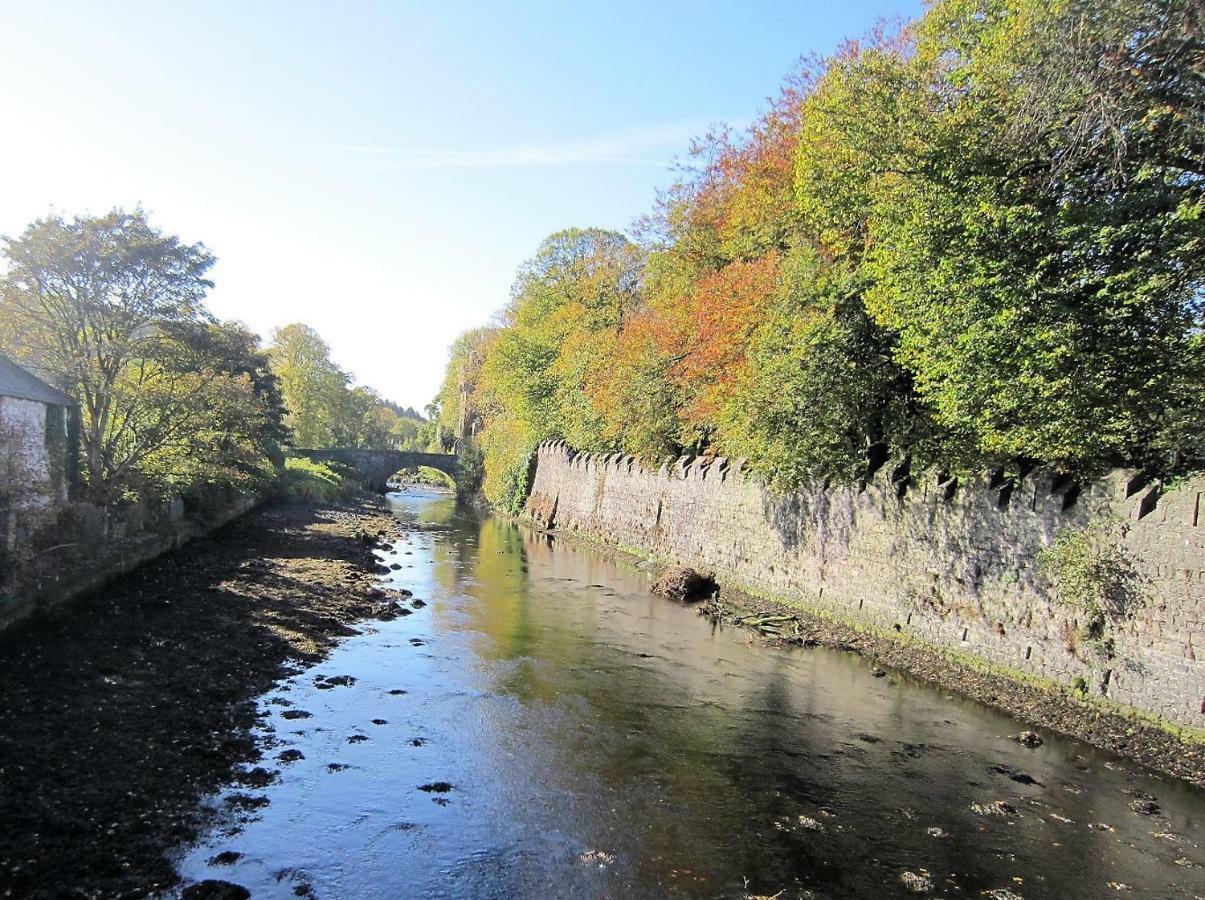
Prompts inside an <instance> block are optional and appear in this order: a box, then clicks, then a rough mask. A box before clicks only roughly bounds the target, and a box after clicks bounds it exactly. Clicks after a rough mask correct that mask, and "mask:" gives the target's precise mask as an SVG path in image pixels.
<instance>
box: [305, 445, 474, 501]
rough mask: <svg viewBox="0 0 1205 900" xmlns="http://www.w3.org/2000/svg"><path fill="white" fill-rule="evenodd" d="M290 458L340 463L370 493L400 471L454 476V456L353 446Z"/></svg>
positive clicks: (383, 488)
mask: <svg viewBox="0 0 1205 900" xmlns="http://www.w3.org/2000/svg"><path fill="white" fill-rule="evenodd" d="M290 453H291V455H293V456H303V457H305V458H306V459H310V460H313V461H314V462H333V463H341V464H343V465H345V466H348V467H349V468H351V469H352V470H353V471H354V472H355V473H356V474H357V475H359V477H360V482H361V483H362V484H363V485H364V487H366V488H367V489H369V490H372V491H382V492H384V491H385V490H386V482H387V481H389V478H390V477H391V476H392V475H393V474H394V473H396V472H398V471H400V470H402V469H414V468H417V467H418V466H430V467H431V468H432V469H438V470H439V471H441V472H443V473H444V474H445V475H447V476H448V477H449V478H455V477H456V454H455V453H414V452H411V451H408V450H361V449H359V448H355V447H333V448H328V449H324V450H291V451H290Z"/></svg>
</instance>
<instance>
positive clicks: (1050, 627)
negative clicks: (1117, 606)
mask: <svg viewBox="0 0 1205 900" xmlns="http://www.w3.org/2000/svg"><path fill="white" fill-rule="evenodd" d="M741 469H742V465H741V463H740V462H739V461H731V462H730V461H728V460H725V459H702V458H700V459H689V458H686V459H679V460H674V461H671V462H667V463H666V464H664V465H662V466H661V467H660V468H658V469H655V470H654V469H651V468H646V467H645V466H643V465H641V463H640V462H638V461H637V460H635V459H634V458H633V457H630V456H624V455H620V454H610V455H592V454H585V453H577V452H575V451H573V450H572V449H570V448H569V447H568V446H566V445H565V444H563V443H548V444H544V445H542V446H541V447H540V448H539V451H538V456H537V466H536V473H535V479H534V482H533V485H532V490H531V495H530V497H529V499H528V502H527V514H528V515H529V516H531V517H532V518H534V519H536V520H537V521H539V522H541V523H542V524H544V525H545V526H548V527H555V528H558V529H562V530H566V531H570V532H581V533H583V534H586V535H589V536H590V537H592V538H594V539H596V540H601V541H604V542H607V543H610V544H613V545H616V546H620V547H624V548H628V549H638V550H642V551H647V552H650V553H652V554H653V555H655V556H657V557H659V558H661V559H664V560H666V561H672V562H677V563H682V564H689V565H693V566H696V567H700V568H706V569H710V570H713V571H714V572H715V573H716V574H717V576H718V578H719V580H720V582H721V584H723V583H724V582H725V580H726V581H727V582H728V583H730V584H734V585H737V586H741V587H744V588H746V589H751V590H753V591H756V592H760V593H765V594H770V595H773V596H776V597H779V598H782V599H785V600H788V601H795V602H800V603H802V604H804V605H806V606H808V607H811V608H814V609H817V610H819V611H821V612H827V613H830V614H835V615H837V616H840V617H843V618H846V619H850V620H854V621H856V622H861V623H863V624H866V625H869V626H873V627H875V628H878V629H882V630H893V631H896V632H900V633H902V634H906V635H910V636H912V637H914V638H918V639H920V640H922V641H924V642H926V643H928V644H931V645H933V646H935V647H937V648H941V649H945V650H954V651H959V652H962V653H966V654H970V655H973V656H975V657H978V658H980V659H982V660H985V661H987V662H989V663H992V664H995V665H998V666H1005V667H1008V668H1010V669H1013V670H1017V671H1020V672H1024V673H1028V674H1031V675H1034V676H1038V677H1041V678H1045V679H1050V680H1052V681H1055V682H1057V683H1059V684H1062V685H1065V686H1068V687H1076V686H1079V687H1080V688H1081V689H1083V688H1084V687H1086V689H1087V691H1088V692H1089V693H1091V694H1095V695H1098V696H1105V697H1107V698H1108V699H1109V700H1111V701H1113V702H1115V703H1118V704H1121V705H1123V706H1128V707H1132V708H1135V709H1139V710H1142V711H1145V712H1147V713H1151V714H1154V715H1156V716H1158V717H1160V718H1162V719H1164V720H1165V721H1168V722H1171V723H1174V724H1177V725H1187V726H1191V727H1194V728H1199V729H1205V663H1202V662H1198V661H1197V656H1196V654H1197V648H1198V647H1202V648H1205V498H1203V495H1205V478H1197V479H1193V480H1189V481H1186V482H1184V483H1182V484H1179V485H1178V486H1176V487H1175V488H1174V489H1168V490H1166V491H1163V490H1162V489H1161V488H1160V487H1159V486H1158V485H1153V484H1148V483H1147V482H1146V480H1145V479H1144V478H1143V477H1142V475H1141V474H1140V473H1138V472H1136V471H1134V470H1125V469H1118V470H1114V471H1112V472H1110V473H1109V475H1108V476H1107V477H1105V478H1102V479H1100V480H1099V481H1096V482H1093V483H1091V484H1084V485H1080V484H1077V483H1075V482H1073V481H1070V480H1068V479H1066V478H1063V477H1059V476H1055V475H1053V474H1051V473H1049V472H1045V471H1043V470H1041V469H1038V470H1035V471H1032V472H1030V473H1028V474H1027V475H1025V476H1024V477H1022V478H1020V479H1009V478H1006V477H1005V476H1004V475H1003V473H999V472H997V473H986V474H984V475H982V476H981V477H976V478H974V479H970V480H964V481H958V480H955V479H951V478H946V477H943V476H941V475H939V474H937V473H919V474H918V473H909V472H907V471H905V470H902V469H898V468H897V469H892V468H891V467H890V466H887V467H884V468H883V469H881V470H880V471H879V472H877V473H876V474H875V475H874V477H873V478H871V480H870V481H869V483H868V484H867V485H866V486H865V487H864V488H862V489H859V488H858V487H848V488H847V487H842V488H828V489H822V488H816V489H812V490H807V491H802V492H799V493H795V494H790V495H785V496H783V495H777V494H775V493H774V492H772V491H770V490H769V489H767V488H766V487H765V486H764V485H762V484H761V483H760V482H758V481H757V480H755V479H754V478H752V477H749V476H748V475H747V474H744V473H742V471H741ZM1089 527H1093V528H1097V529H1102V530H1103V532H1104V533H1106V534H1107V535H1108V536H1109V537H1110V539H1111V540H1115V541H1116V548H1117V550H1116V560H1115V561H1116V563H1117V567H1118V570H1119V572H1121V574H1122V575H1123V576H1124V580H1125V582H1126V597H1125V603H1124V608H1122V609H1121V610H1119V611H1118V612H1117V613H1116V614H1114V615H1110V616H1109V617H1107V620H1106V625H1105V628H1104V632H1103V634H1093V633H1092V632H1091V629H1090V627H1089V622H1088V620H1089V618H1090V617H1089V615H1088V614H1087V613H1086V612H1085V611H1084V610H1083V609H1082V608H1079V607H1077V606H1076V605H1073V604H1071V603H1069V602H1066V600H1065V599H1060V596H1059V594H1058V591H1057V590H1056V589H1055V588H1054V587H1053V586H1052V585H1051V584H1050V583H1049V580H1048V577H1047V575H1046V574H1045V573H1044V572H1043V571H1042V570H1041V567H1040V566H1039V565H1038V562H1037V561H1038V558H1039V554H1040V553H1041V552H1042V551H1043V550H1044V549H1045V548H1048V547H1050V546H1051V545H1052V543H1053V542H1054V540H1055V538H1056V535H1058V534H1060V533H1061V532H1063V531H1064V530H1070V532H1069V533H1074V532H1078V531H1082V530H1083V529H1086V528H1089Z"/></svg>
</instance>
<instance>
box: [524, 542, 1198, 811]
mask: <svg viewBox="0 0 1205 900" xmlns="http://www.w3.org/2000/svg"><path fill="white" fill-rule="evenodd" d="M524 524H525V525H528V526H530V527H534V528H536V529H537V530H540V531H543V532H545V533H547V534H549V535H551V536H553V537H554V538H559V539H565V540H569V541H570V542H571V543H580V544H582V545H584V546H588V547H590V548H591V549H593V550H595V551H599V552H603V553H606V554H609V555H614V556H617V557H621V558H627V559H629V560H635V561H638V562H640V563H642V564H643V565H646V566H649V567H651V568H653V569H654V570H655V573H654V574H658V573H660V572H661V571H662V568H661V567H660V566H659V565H658V564H656V563H655V562H652V561H650V559H649V558H648V557H647V556H645V555H642V554H641V553H639V552H636V551H634V550H629V549H626V548H625V549H620V548H615V547H613V546H611V545H608V544H605V543H602V542H600V541H596V540H593V539H591V538H589V537H587V536H584V535H582V534H579V533H575V532H565V531H562V530H560V529H552V530H548V529H543V528H541V527H540V526H539V525H538V523H533V522H531V521H530V520H524ZM667 602H674V601H667ZM699 612H700V614H701V615H706V616H709V617H711V618H712V619H713V620H714V621H716V622H722V623H725V624H728V625H733V626H737V627H745V628H748V629H749V631H750V634H751V635H756V636H757V637H759V638H761V639H763V640H765V641H768V642H772V643H784V642H785V643H793V644H798V645H800V646H804V647H817V646H819V647H826V648H829V649H834V650H841V651H846V652H850V653H855V654H858V655H860V656H863V657H865V658H866V659H868V660H870V661H871V662H872V664H874V665H880V666H885V667H887V668H889V669H891V670H893V672H895V673H899V674H902V675H905V676H908V677H911V678H914V679H916V680H918V681H920V682H923V683H925V684H929V685H932V686H935V687H939V688H943V689H945V690H949V691H953V692H955V693H957V694H959V695H962V696H964V697H967V698H969V699H971V700H975V701H976V702H979V703H983V704H985V705H987V706H990V707H993V708H995V709H999V710H1001V711H1002V712H1005V713H1007V714H1008V715H1011V716H1014V717H1015V718H1017V719H1018V720H1019V723H1018V731H1020V730H1021V725H1020V723H1026V724H1028V725H1031V726H1035V727H1037V728H1039V729H1047V730H1049V731H1053V732H1056V733H1058V734H1062V735H1065V736H1067V737H1072V738H1075V739H1076V740H1080V741H1083V742H1084V743H1086V744H1090V745H1091V746H1093V747H1096V748H1098V749H1101V750H1105V751H1107V752H1110V753H1115V754H1117V755H1118V756H1120V757H1123V758H1125V759H1130V760H1133V761H1134V762H1137V763H1139V764H1141V765H1143V766H1146V767H1147V768H1149V769H1152V770H1154V771H1156V772H1161V773H1163V774H1165V775H1170V776H1172V777H1174V778H1179V779H1183V780H1184V781H1187V782H1189V783H1191V784H1193V785H1195V786H1197V787H1199V788H1205V743H1201V742H1199V741H1196V740H1193V739H1191V738H1190V737H1184V736H1181V735H1180V734H1177V733H1173V732H1172V731H1169V730H1167V729H1166V728H1163V727H1160V726H1159V725H1157V724H1154V723H1151V722H1147V721H1144V720H1142V719H1137V718H1132V717H1129V716H1125V715H1121V714H1119V713H1117V712H1114V711H1112V710H1111V709H1109V708H1107V707H1105V706H1103V705H1101V704H1098V703H1094V702H1091V701H1086V700H1083V699H1081V698H1079V697H1077V696H1075V694H1074V693H1073V692H1071V691H1068V690H1066V689H1063V688H1061V687H1059V686H1058V685H1055V684H1052V683H1051V684H1047V683H1043V682H1040V681H1039V680H1037V679H1034V678H1032V677H1027V676H1022V675H1018V674H1013V673H1006V672H999V671H992V670H991V669H989V668H988V667H987V666H986V665H985V664H984V663H983V662H982V661H979V660H971V659H963V658H960V657H959V656H957V655H955V654H952V653H947V652H943V651H940V650H938V649H935V648H932V647H929V646H926V645H924V644H921V643H919V642H917V641H914V640H909V639H907V638H906V637H905V636H903V635H889V634H883V633H880V632H877V631H874V630H873V629H870V628H867V627H864V626H862V627H858V626H854V625H852V624H850V623H847V622H842V621H839V620H837V619H834V618H831V617H828V616H825V615H822V614H820V613H818V612H817V611H815V610H812V609H808V608H806V607H803V606H802V605H796V604H793V603H787V602H785V601H781V600H777V599H771V598H765V597H760V596H755V595H753V594H751V593H748V592H746V591H742V590H740V589H738V588H734V587H731V586H722V587H721V590H720V593H719V595H718V596H717V597H715V598H714V599H711V600H708V601H706V602H705V603H702V604H700V606H699ZM767 617H771V618H773V619H778V621H771V622H767V623H765V624H766V625H767V626H768V627H757V626H756V625H755V624H753V623H761V622H765V620H766V619H767Z"/></svg>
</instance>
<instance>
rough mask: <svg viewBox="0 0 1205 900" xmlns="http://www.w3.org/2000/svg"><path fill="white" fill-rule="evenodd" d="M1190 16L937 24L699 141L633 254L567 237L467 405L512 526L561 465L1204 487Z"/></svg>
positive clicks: (474, 383) (458, 364)
mask: <svg viewBox="0 0 1205 900" xmlns="http://www.w3.org/2000/svg"><path fill="white" fill-rule="evenodd" d="M1202 26H1203V23H1202V14H1201V8H1200V6H1199V4H1194V3H1190V2H1187V0H1104V2H1095V0H1094V2H1088V0H938V2H936V3H934V4H933V5H931V6H930V7H929V9H928V10H927V12H926V13H925V15H924V16H923V17H922V18H921V19H920V20H919V21H916V22H912V23H909V24H906V25H903V26H900V27H888V26H884V27H882V28H879V29H878V30H876V31H875V32H874V33H872V34H870V35H868V36H866V37H865V38H863V39H860V40H857V41H850V42H848V43H846V44H845V45H844V46H842V47H841V48H840V49H839V50H838V51H837V52H836V53H834V54H833V55H832V56H831V57H828V58H825V59H814V60H809V61H806V62H805V63H804V64H802V65H801V67H800V68H799V70H798V71H796V72H795V73H793V74H792V75H791V76H790V77H789V78H788V79H787V80H786V82H785V84H784V86H783V88H782V91H781V92H780V93H779V95H778V96H777V97H776V98H774V99H773V100H772V101H771V102H770V104H769V107H768V109H767V110H766V111H765V113H764V114H763V115H762V116H761V117H760V118H759V119H758V120H757V121H756V122H755V123H754V124H753V125H752V126H751V127H750V128H749V129H748V130H747V131H746V132H745V133H743V134H735V133H733V132H731V131H727V130H718V131H716V132H713V133H711V134H708V135H706V136H704V137H703V138H701V139H699V140H698V141H697V143H696V145H695V147H694V149H693V153H692V158H691V160H690V165H688V166H687V167H685V168H684V170H683V175H682V177H681V178H680V179H679V180H678V181H677V182H676V183H675V184H674V185H673V186H672V187H671V188H670V189H669V190H668V191H667V192H666V193H665V195H664V196H662V197H661V198H660V201H659V203H658V205H657V208H656V209H655V211H654V212H653V213H652V214H651V215H649V216H648V217H647V218H646V219H644V220H643V221H642V222H641V223H640V225H639V227H638V228H636V229H635V231H634V234H633V235H632V236H631V237H628V236H624V235H621V234H618V233H615V232H611V231H604V230H599V229H569V230H566V231H561V232H558V233H556V234H554V235H552V236H551V237H549V238H548V239H547V240H545V241H544V243H543V244H542V245H541V246H540V247H539V248H538V249H537V251H536V253H535V255H534V256H533V257H532V259H531V260H530V261H529V262H528V263H526V264H525V265H524V266H523V267H522V268H521V269H520V271H519V274H518V277H517V279H516V281H515V284H514V288H513V291H512V296H511V300H510V303H509V305H508V306H507V307H506V309H505V310H504V312H503V314H502V316H501V319H500V321H499V322H498V324H496V325H495V326H493V327H489V328H484V329H479V330H476V331H472V332H469V333H467V334H466V335H464V336H462V338H461V339H460V340H459V341H457V343H456V344H455V346H454V347H453V350H452V356H451V360H450V363H449V366H448V370H447V375H446V378H445V382H444V385H443V389H442V391H441V393H440V396H439V400H438V417H439V422H440V425H441V427H443V428H444V429H446V430H448V431H451V432H455V433H459V434H463V435H466V436H470V437H471V438H472V440H473V441H475V442H476V443H478V444H479V445H480V447H481V449H482V451H483V453H484V476H483V478H484V489H485V493H486V495H487V497H488V499H490V500H491V501H492V502H494V503H495V504H498V505H500V506H502V507H504V508H508V509H512V510H513V509H514V508H515V507H516V506H517V505H518V504H519V503H521V502H522V498H523V496H524V494H525V491H526V487H527V478H528V472H529V468H528V465H529V459H530V455H531V452H532V451H533V450H534V448H535V446H536V444H537V443H538V442H539V441H541V440H544V439H550V438H563V439H565V440H567V441H568V442H569V443H570V444H571V445H573V446H575V447H578V448H581V449H583V450H602V451H618V450H622V451H626V452H632V453H635V454H638V455H641V456H644V457H647V458H657V457H664V456H669V455H676V454H680V453H695V454H724V455H730V456H738V457H746V458H747V459H748V460H749V464H750V466H751V468H752V469H754V470H755V471H757V472H758V473H760V474H761V475H762V476H763V477H765V478H766V479H768V480H769V481H770V482H771V483H773V484H774V485H775V486H777V487H779V488H783V489H790V488H793V487H797V486H799V485H801V484H803V483H806V482H810V481H829V482H844V483H851V482H857V481H858V480H859V479H861V478H864V477H866V475H867V473H868V471H870V470H871V469H872V468H873V466H874V465H875V464H881V462H882V460H883V459H885V458H887V457H895V458H896V459H898V460H900V461H904V460H907V461H908V462H909V463H910V464H911V465H913V466H916V467H920V466H927V465H933V466H939V467H941V468H943V469H945V470H946V471H949V472H960V471H967V470H969V469H972V468H977V467H981V466H984V465H987V464H991V465H993V466H1001V467H1003V468H1004V469H1005V471H1006V472H1008V471H1012V472H1017V471H1024V470H1027V469H1028V467H1030V466H1032V465H1033V464H1035V463H1038V462H1041V463H1045V464H1048V465H1050V466H1052V467H1053V468H1055V469H1057V470H1059V471H1062V472H1065V473H1069V474H1073V475H1078V476H1089V475H1091V474H1093V473H1095V472H1098V471H1100V470H1101V469H1103V468H1106V467H1109V466H1112V465H1118V464H1125V465H1132V466H1138V467H1144V468H1147V469H1148V470H1151V471H1152V472H1156V473H1159V474H1163V475H1172V474H1176V473H1181V472H1186V471H1191V470H1194V469H1199V468H1200V467H1201V465H1202V462H1203V461H1205V451H1203V449H1202V448H1203V447H1205V432H1203V431H1202V429H1203V428H1205V424H1203V423H1205V342H1203V339H1202V326H1203V325H1205V321H1203V317H1202V306H1203V304H1202V298H1203V297H1205V253H1203V252H1202V250H1203V249H1205V216H1203V213H1205V143H1203V142H1202V141H1203V135H1205V72H1203V69H1202V59H1203V58H1205V45H1203V43H1202V40H1201V35H1202V34H1203V33H1205V28H1203V27H1202Z"/></svg>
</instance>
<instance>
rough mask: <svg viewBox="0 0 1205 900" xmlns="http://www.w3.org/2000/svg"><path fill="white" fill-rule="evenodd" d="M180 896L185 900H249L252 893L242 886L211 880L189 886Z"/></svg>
mask: <svg viewBox="0 0 1205 900" xmlns="http://www.w3.org/2000/svg"><path fill="white" fill-rule="evenodd" d="M180 896H181V897H183V900H247V898H248V897H250V896H251V892H250V891H249V890H247V889H246V888H245V887H243V886H242V885H241V884H233V883H231V882H229V881H218V880H217V879H213V878H209V879H206V880H205V881H198V882H197V883H196V884H193V885H189V886H188V887H186V888H185V889H184V893H183V894H181V895H180Z"/></svg>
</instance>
